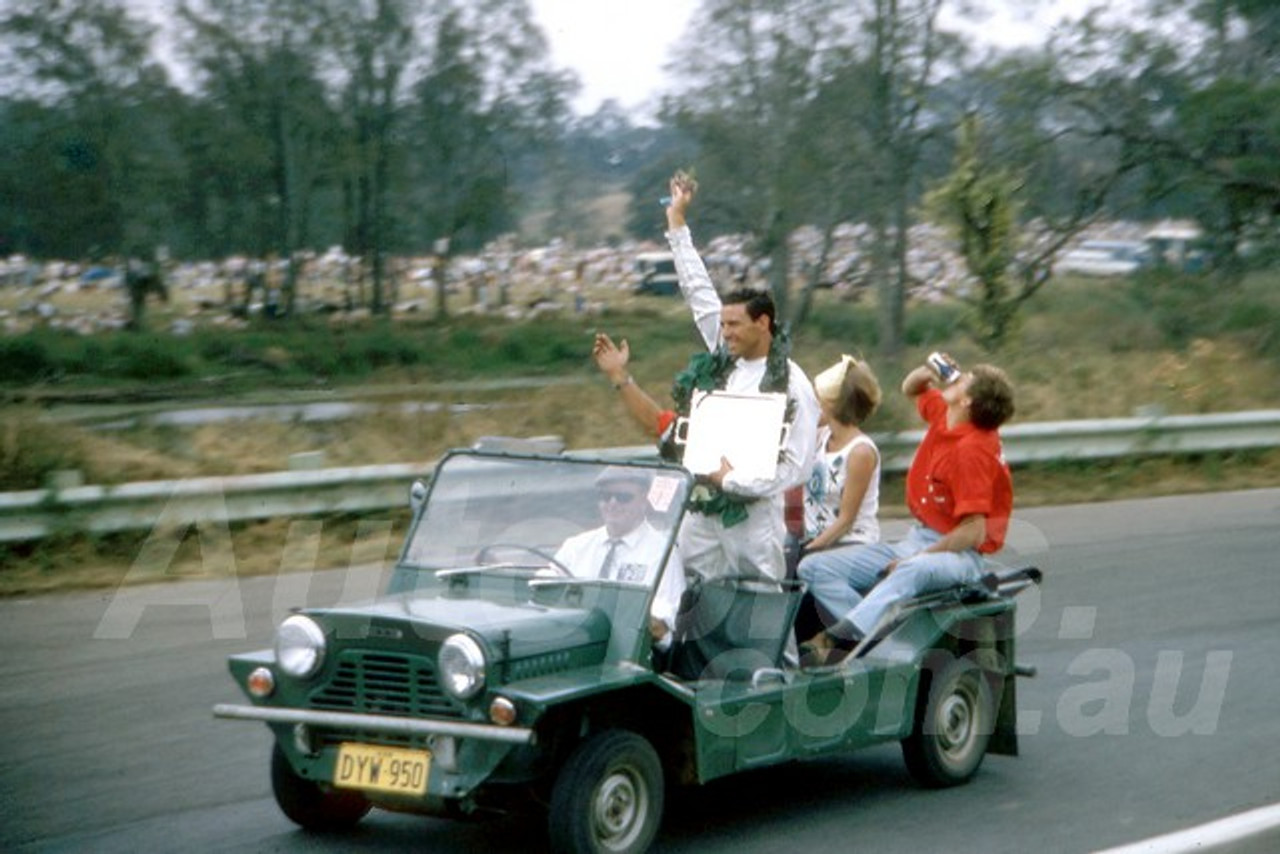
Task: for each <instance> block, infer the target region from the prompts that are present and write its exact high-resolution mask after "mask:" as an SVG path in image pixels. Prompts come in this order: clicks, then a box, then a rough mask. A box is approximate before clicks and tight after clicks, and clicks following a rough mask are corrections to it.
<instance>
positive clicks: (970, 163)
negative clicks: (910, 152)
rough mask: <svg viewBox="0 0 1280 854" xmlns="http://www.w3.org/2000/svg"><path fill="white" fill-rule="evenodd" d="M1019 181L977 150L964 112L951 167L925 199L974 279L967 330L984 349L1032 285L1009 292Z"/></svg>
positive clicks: (1002, 332)
mask: <svg viewBox="0 0 1280 854" xmlns="http://www.w3.org/2000/svg"><path fill="white" fill-rule="evenodd" d="M1021 186H1022V182H1021V181H1020V179H1019V178H1018V177H1017V176H1016V175H1014V174H1013V173H1012V171H1011V170H1008V169H1002V168H999V167H993V166H992V165H991V164H989V163H988V162H986V159H985V158H984V157H983V154H982V151H981V141H980V139H979V125H978V120H977V118H976V117H975V116H972V115H970V116H968V117H966V119H965V120H964V122H963V123H962V124H961V127H960V143H959V147H958V150H957V152H956V161H955V168H954V169H953V170H952V172H951V174H950V175H949V176H947V178H946V179H945V180H943V181H941V182H940V183H939V184H938V185H937V186H935V187H934V188H933V189H932V190H931V191H930V192H929V193H928V194H927V195H926V196H925V200H924V207H925V210H926V211H928V212H930V213H932V214H933V215H934V216H935V217H936V218H937V219H939V220H941V221H942V222H944V223H946V224H947V226H948V227H949V228H950V230H951V231H952V233H953V234H954V236H955V237H956V239H957V241H958V243H959V244H960V255H961V257H963V258H964V261H965V266H966V267H967V268H968V270H969V274H970V275H971V276H973V277H974V279H976V280H977V282H978V287H979V290H978V295H977V297H976V298H972V299H971V302H972V304H973V309H974V311H973V312H972V314H971V316H970V319H969V324H970V331H971V332H972V333H973V335H974V337H975V338H976V339H977V340H978V343H979V344H981V345H982V346H983V347H984V348H985V349H987V350H995V349H996V348H997V347H999V345H1000V344H1001V343H1003V342H1004V340H1005V338H1006V336H1007V335H1008V333H1009V330H1010V327H1011V325H1012V323H1013V320H1014V316H1015V314H1016V313H1017V308H1018V306H1019V304H1020V303H1021V302H1023V301H1024V300H1026V299H1027V298H1028V297H1030V296H1031V294H1032V293H1034V290H1032V289H1030V288H1024V289H1023V290H1022V292H1020V293H1017V294H1014V293H1012V290H1013V289H1012V286H1011V281H1010V279H1011V272H1012V267H1013V262H1014V258H1015V255H1016V253H1017V246H1018V208H1019V205H1018V202H1017V198H1016V196H1017V194H1018V191H1019V189H1021Z"/></svg>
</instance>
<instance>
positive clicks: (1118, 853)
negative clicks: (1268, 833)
mask: <svg viewBox="0 0 1280 854" xmlns="http://www.w3.org/2000/svg"><path fill="white" fill-rule="evenodd" d="M1275 827H1280V804H1272V805H1271V806H1267V807H1258V808H1257V809H1255V810H1250V811H1248V812H1242V813H1240V814H1239V815H1233V816H1228V817H1227V818H1223V819H1219V820H1218V821H1211V822H1209V823H1208V824H1202V825H1200V826H1199V827H1191V828H1188V829H1186V830H1179V831H1177V832H1175V833H1169V834H1166V835H1164V836H1153V837H1152V838H1151V839H1144V840H1142V841H1141V842H1133V843H1131V844H1129V845H1122V846H1120V847H1119V848H1108V849H1107V850H1105V851H1098V852H1095V854H1186V852H1191V851H1204V850H1206V849H1207V848H1209V847H1210V846H1214V845H1226V844H1227V843H1229V842H1235V841H1237V840H1240V839H1244V838H1245V837H1248V836H1251V835H1253V834H1255V833H1261V832H1263V831H1265V830H1270V829H1271V828H1275Z"/></svg>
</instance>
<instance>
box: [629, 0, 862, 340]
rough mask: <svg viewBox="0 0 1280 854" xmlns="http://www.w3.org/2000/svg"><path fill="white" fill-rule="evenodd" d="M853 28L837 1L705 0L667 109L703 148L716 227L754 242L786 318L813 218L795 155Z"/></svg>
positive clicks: (703, 174) (700, 156) (707, 201)
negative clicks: (801, 237)
mask: <svg viewBox="0 0 1280 854" xmlns="http://www.w3.org/2000/svg"><path fill="white" fill-rule="evenodd" d="M850 23H851V20H850V16H849V13H848V7H847V4H845V3H842V2H838V0H803V2H791V0H746V2H740V0H704V3H703V5H702V6H701V8H700V9H699V11H698V13H697V14H696V15H695V17H694V20H693V22H692V24H691V30H690V35H688V36H687V37H686V42H685V45H684V46H683V48H682V57H681V61H680V69H681V72H682V75H683V84H682V85H683V86H684V88H683V91H681V92H680V93H679V94H678V95H676V96H674V97H673V98H672V99H671V100H670V101H669V102H668V104H667V106H666V108H665V113H666V116H665V118H666V119H667V120H668V121H670V122H672V123H674V124H676V125H677V126H678V127H679V128H680V129H681V130H682V131H683V132H685V133H687V134H688V135H689V136H690V138H692V139H693V140H695V142H696V144H697V163H696V166H697V172H698V176H699V179H700V181H701V183H702V185H703V188H704V191H703V202H702V208H701V209H702V210H704V211H705V212H706V214H707V219H706V222H707V223H708V225H709V228H710V229H711V230H713V231H714V230H715V229H716V228H717V227H719V228H722V229H723V228H728V229H732V230H736V231H740V232H746V233H749V234H751V235H752V236H753V238H754V243H755V245H754V249H755V252H756V254H758V255H760V256H763V257H765V258H767V259H768V260H769V271H770V272H769V276H770V287H771V289H772V291H773V296H774V300H775V302H776V303H777V304H778V310H779V314H780V316H782V317H786V316H787V315H788V296H789V286H790V282H789V281H788V275H789V270H790V267H791V264H790V246H789V237H790V235H791V233H792V232H793V231H794V230H795V229H796V228H797V227H798V226H800V225H802V224H804V222H805V217H806V215H807V213H808V212H809V211H808V207H809V206H808V204H807V202H808V199H806V198H805V196H804V189H805V185H804V184H803V182H798V181H797V178H798V176H800V175H803V174H804V173H805V172H806V169H805V164H804V163H803V162H801V161H799V160H798V158H797V157H796V153H797V152H798V151H799V150H800V149H801V148H802V147H803V145H804V141H805V140H806V139H808V138H811V137H812V135H813V134H814V133H815V131H816V130H817V129H815V128H814V127H813V126H812V125H811V124H809V123H808V122H807V119H811V118H812V117H813V116H814V113H813V112H812V111H811V110H810V105H811V104H812V103H813V102H814V100H815V99H816V98H817V97H818V94H819V92H820V90H821V87H822V83H823V81H824V80H825V79H826V78H827V76H828V74H829V73H830V72H831V69H832V68H833V67H834V66H836V65H838V63H839V61H840V51H841V49H842V48H844V47H846V46H847V44H848V39H849V32H850V31H849V25H850ZM692 159H693V158H689V160H692ZM808 186H811V185H808ZM644 204H646V205H651V204H652V202H651V201H649V200H648V199H647V198H646V200H645V201H644Z"/></svg>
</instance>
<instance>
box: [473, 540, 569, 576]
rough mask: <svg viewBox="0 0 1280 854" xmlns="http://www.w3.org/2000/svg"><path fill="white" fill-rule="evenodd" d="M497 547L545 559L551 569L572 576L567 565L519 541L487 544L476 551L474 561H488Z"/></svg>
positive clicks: (482, 562) (480, 562)
mask: <svg viewBox="0 0 1280 854" xmlns="http://www.w3.org/2000/svg"><path fill="white" fill-rule="evenodd" d="M499 549H511V550H513V551H517V552H523V553H525V554H531V555H534V556H535V557H538V558H541V559H542V560H544V561H546V562H547V566H549V567H551V568H552V569H554V570H555V571H556V572H558V573H560V574H561V575H563V576H564V577H566V578H573V577H574V574H573V573H572V572H571V571H570V570H569V567H567V566H565V565H564V564H562V563H561V562H560V561H558V560H556V559H555V558H554V557H552V556H551V555H549V554H547V553H546V552H544V551H543V550H542V549H538V548H534V547H533V546H526V545H521V544H519V543H490V544H489V545H487V546H485V547H484V548H482V549H480V551H478V552H476V563H479V564H484V563H489V561H490V560H491V559H492V558H493V554H494V552H496V551H498V550H499Z"/></svg>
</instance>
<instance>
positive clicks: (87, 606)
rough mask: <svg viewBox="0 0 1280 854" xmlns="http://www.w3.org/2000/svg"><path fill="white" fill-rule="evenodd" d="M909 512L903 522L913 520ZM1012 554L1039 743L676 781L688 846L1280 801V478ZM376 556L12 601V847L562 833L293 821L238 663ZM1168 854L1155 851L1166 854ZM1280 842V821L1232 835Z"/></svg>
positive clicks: (509, 844) (985, 827)
mask: <svg viewBox="0 0 1280 854" xmlns="http://www.w3.org/2000/svg"><path fill="white" fill-rule="evenodd" d="M893 530H894V529H893V527H892V526H891V527H890V534H892V531H893ZM1010 544H1011V547H1010V549H1009V550H1007V551H1008V552H1009V554H1007V555H1006V560H1007V561H1008V562H1012V563H1019V562H1033V563H1036V564H1038V565H1040V566H1041V567H1042V568H1043V569H1044V570H1045V574H1046V580H1045V584H1044V587H1043V588H1042V589H1041V590H1040V591H1038V592H1032V593H1030V594H1024V596H1023V597H1021V602H1020V620H1019V625H1020V627H1021V635H1020V640H1019V642H1020V648H1019V659H1020V661H1021V662H1022V663H1024V664H1027V665H1031V666H1034V667H1035V668H1037V670H1038V675H1037V676H1036V677H1035V678H1032V679H1024V680H1020V682H1019V687H1018V690H1019V696H1018V708H1019V713H1020V725H1021V729H1022V733H1023V734H1022V738H1021V748H1022V750H1021V753H1022V755H1021V756H1019V757H1017V758H1007V757H996V756H992V757H988V759H987V761H986V763H985V764H984V765H983V767H982V769H981V770H980V771H979V773H978V775H977V776H976V777H975V778H974V780H973V781H972V782H971V783H970V784H969V785H967V786H963V787H960V788H957V789H950V790H945V791H939V792H931V791H924V790H922V789H919V788H917V787H916V786H915V785H914V784H913V783H912V782H911V780H910V778H909V777H908V776H907V774H906V771H905V769H904V768H903V765H902V761H901V757H900V755H899V752H898V750H897V748H896V746H887V747H879V748H874V749H870V750H865V751H860V752H853V753H847V754H842V755H839V756H834V757H829V758H824V759H820V760H814V761H809V762H804V763H796V764H792V765H788V766H784V767H780V768H773V769H766V770H763V771H757V772H752V773H749V774H745V775H741V776H737V777H731V778H728V779H725V780H721V781H718V782H716V783H713V784H711V785H709V786H706V787H703V788H699V789H694V790H687V791H681V792H679V793H678V794H675V793H673V794H672V795H671V796H670V797H669V801H668V809H667V815H666V820H665V822H664V825H663V829H662V832H661V834H660V836H659V838H658V841H657V844H656V846H655V850H657V851H664V852H667V851H669V852H698V854H705V852H721V851H724V852H728V851H732V852H734V854H755V852H760V854H764V852H769V854H773V852H777V851H780V850H793V851H803V850H812V851H833V850H838V851H854V850H856V851H876V852H890V854H892V853H893V852H904V854H905V852H911V854H917V852H920V851H949V852H969V851H973V852H984V854H999V852H1025V851H1029V850H1035V851H1039V852H1051V853H1056V852H1088V851H1097V850H1102V849H1107V848H1110V847H1113V846H1120V845H1126V844H1129V843H1134V842H1138V841H1141V840H1146V839H1149V838H1151V837H1157V836H1160V835H1162V834H1168V833H1171V832H1174V831H1181V830H1185V829H1188V828H1193V827H1198V826H1201V825H1204V824H1206V823H1209V822H1214V821H1217V820H1220V819H1224V818H1227V817H1230V816H1235V815H1237V814H1240V813H1243V812H1246V811H1248V810H1253V809H1257V808H1260V807H1265V806H1267V805H1271V804H1275V803H1277V802H1280V751H1278V750H1277V744H1280V713H1277V710H1278V709H1280V490H1262V491H1253V492H1240V493H1223V494H1215V495H1206V496H1189V497H1176V498H1161V499H1153V500H1146V501H1125V502H1116V503H1109V504H1094V505H1080V506H1071V507H1060V508H1040V509H1034V510H1028V511H1026V512H1024V513H1020V514H1018V517H1017V518H1016V520H1015V525H1014V528H1013V531H1012V535H1011V540H1010ZM378 582H379V573H378V572H377V571H376V570H368V569H362V570H353V571H349V572H348V571H332V572H327V573H317V574H315V575H311V576H308V575H297V576H280V577H266V578H251V579H242V580H239V579H237V580H218V581H207V580H200V581H180V582H169V583H163V584H156V585H145V586H140V587H131V588H127V589H121V590H118V591H117V590H110V591H102V592H94V593H79V594H67V595H54V596H46V597H40V598H30V599H11V600H4V601H0V733H2V734H3V735H2V737H0V745H2V746H0V851H7V852H8V851H14V852H18V851H23V852H26V851H33V852H34V851H39V852H46V851H59V852H60V851H67V852H71V851H75V852H81V851H93V852H129V854H133V852H139V851H146V852H166V851H183V852H191V851H199V852H220V851H227V852H230V851H235V852H258V851H272V852H300V851H322V852H354V851H401V850H409V849H414V850H430V851H436V852H455V851H456V852H463V851H468V852H469V851H474V850H483V851H486V852H495V854H496V853H497V852H526V851H538V850H543V847H544V845H545V843H544V842H543V839H544V828H543V826H542V824H541V823H540V822H532V821H529V820H517V819H500V820H495V821H488V822H483V823H455V822H448V821H443V820H434V819H423V818H418V817H414V816H402V815H393V814H389V813H382V812H375V813H374V814H373V815H371V816H370V817H369V818H367V819H366V820H365V822H363V823H362V824H361V825H360V826H359V828H357V830H356V831H354V832H353V833H350V834H347V835H343V836H336V837H318V836H314V835H310V834H306V833H303V832H301V831H299V830H297V829H295V828H294V827H293V825H291V824H290V823H289V822H288V821H287V820H286V819H285V818H284V817H283V816H282V815H281V814H280V813H279V811H278V810H277V808H276V806H275V803H274V801H273V800H272V798H271V794H270V786H269V782H268V777H267V767H268V757H269V750H270V737H269V734H268V732H267V730H266V728H265V727H264V726H261V725H259V724H252V723H237V722H230V721H219V720H214V719H213V718H212V716H211V714H210V708H211V707H212V705H213V704H214V703H217V702H224V701H240V699H241V697H240V695H239V693H238V691H237V690H236V688H235V686H234V685H233V684H232V683H231V680H230V678H229V676H228V675H227V672H226V667H225V658H226V656H227V655H228V654H230V653H233V652H238V651H243V650H248V649H255V648H260V647H264V646H267V645H269V643H270V638H271V632H272V626H273V625H274V623H275V621H276V620H277V619H279V617H280V616H281V615H283V614H284V613H286V611H287V608H288V607H290V606H293V605H298V604H303V603H306V604H313V605H317V604H331V603H333V602H335V601H339V600H342V601H356V600H359V599H361V598H365V597H367V596H368V595H370V594H372V592H374V590H375V589H376V587H377V584H378ZM1151 850H1153V851H1154V850H1155V849H1151ZM1196 850H1221V851H1232V852H1237V854H1246V852H1263V851H1276V850H1280V835H1276V834H1275V833H1272V834H1270V835H1264V836H1260V837H1259V836H1252V837H1248V838H1246V839H1245V840H1243V841H1237V842H1235V843H1233V844H1232V845H1230V846H1226V847H1222V848H1219V849H1211V848H1207V847H1203V846H1202V847H1198V848H1197V849H1196Z"/></svg>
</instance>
